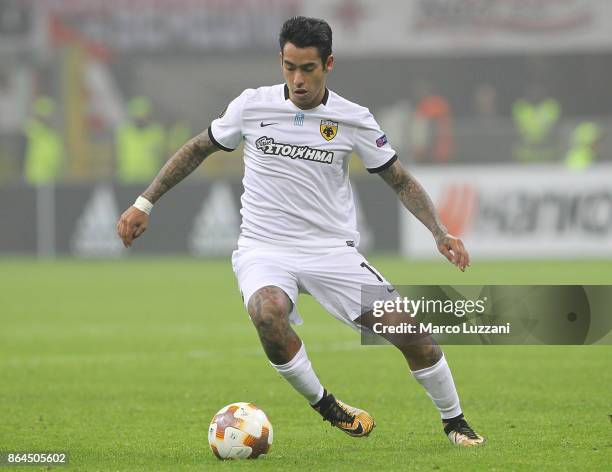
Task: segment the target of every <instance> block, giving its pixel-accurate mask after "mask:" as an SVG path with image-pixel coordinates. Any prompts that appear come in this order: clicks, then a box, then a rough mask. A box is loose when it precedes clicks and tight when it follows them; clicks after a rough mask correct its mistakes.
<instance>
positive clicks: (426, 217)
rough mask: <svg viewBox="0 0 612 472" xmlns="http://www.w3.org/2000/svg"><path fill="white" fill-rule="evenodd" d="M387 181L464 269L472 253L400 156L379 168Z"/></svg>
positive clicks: (438, 242) (406, 205) (454, 261)
mask: <svg viewBox="0 0 612 472" xmlns="http://www.w3.org/2000/svg"><path fill="white" fill-rule="evenodd" d="M379 174H380V176H381V177H382V178H383V180H384V181H385V182H387V184H389V186H390V187H391V188H392V189H393V190H394V191H395V193H397V196H398V197H399V199H400V201H401V202H402V204H403V205H404V206H405V207H406V208H407V209H408V211H410V213H412V214H413V215H414V216H415V217H416V218H417V219H418V220H419V221H420V222H421V223H423V224H424V225H425V227H427V229H429V231H431V234H432V235H433V237H434V239H435V240H436V245H437V246H438V251H440V252H441V253H442V254H443V255H444V256H445V257H446V258H447V259H448V260H449V261H450V262H451V263H453V264H455V265H456V266H457V267H459V269H461V271H465V268H466V267H468V266H469V265H470V256H469V254H468V252H467V249H465V246H464V245H463V241H461V239H459V238H456V237H455V236H453V235H452V234H449V233H448V230H447V229H446V227H445V226H444V225H443V224H442V223H441V222H440V219H439V218H438V213H437V212H436V208H435V206H434V204H433V202H432V201H431V198H429V195H428V194H427V192H426V191H425V189H424V188H423V186H422V185H421V184H420V183H419V182H418V180H416V179H415V178H414V176H412V175H411V174H410V173H409V172H408V171H407V170H406V169H404V167H403V166H402V164H401V162H400V161H399V160H396V161H395V162H394V163H393V164H391V165H390V166H389V167H388V168H386V169H384V170H382V171H380V172H379Z"/></svg>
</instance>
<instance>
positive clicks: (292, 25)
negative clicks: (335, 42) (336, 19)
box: [278, 16, 332, 65]
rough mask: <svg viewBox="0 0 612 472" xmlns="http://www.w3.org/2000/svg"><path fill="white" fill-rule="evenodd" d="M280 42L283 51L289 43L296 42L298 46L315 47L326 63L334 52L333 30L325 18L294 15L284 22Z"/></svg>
mask: <svg viewBox="0 0 612 472" xmlns="http://www.w3.org/2000/svg"><path fill="white" fill-rule="evenodd" d="M278 42H279V44H280V49H281V52H282V51H283V48H284V47H285V44H287V43H292V44H295V45H296V46H297V47H298V48H308V47H315V48H317V51H319V56H320V57H321V61H322V62H323V65H325V64H326V63H327V58H328V57H329V56H330V55H331V53H332V30H331V28H330V26H329V24H328V23H327V21H325V20H320V19H318V18H307V17H305V16H294V17H293V18H289V19H288V20H287V21H285V23H284V24H283V27H282V28H281V32H280V35H279V37H278Z"/></svg>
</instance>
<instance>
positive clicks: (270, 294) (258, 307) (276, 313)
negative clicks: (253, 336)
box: [247, 286, 291, 330]
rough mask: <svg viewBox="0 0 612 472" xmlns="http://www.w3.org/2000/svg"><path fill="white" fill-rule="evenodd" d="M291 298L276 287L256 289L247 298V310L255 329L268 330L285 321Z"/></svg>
mask: <svg viewBox="0 0 612 472" xmlns="http://www.w3.org/2000/svg"><path fill="white" fill-rule="evenodd" d="M290 309H291V300H289V297H287V295H286V294H285V292H283V291H282V290H281V289H280V288H278V287H273V286H268V287H263V288H260V289H259V290H257V291H256V292H255V293H254V294H253V295H252V296H251V298H250V299H249V303H248V305H247V310H248V312H249V316H250V317H251V321H252V322H253V324H254V325H255V327H256V328H257V330H270V329H274V328H275V327H276V326H280V325H281V324H285V323H287V317H288V315H289V311H290Z"/></svg>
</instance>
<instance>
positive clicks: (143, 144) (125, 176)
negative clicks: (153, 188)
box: [116, 123, 164, 182]
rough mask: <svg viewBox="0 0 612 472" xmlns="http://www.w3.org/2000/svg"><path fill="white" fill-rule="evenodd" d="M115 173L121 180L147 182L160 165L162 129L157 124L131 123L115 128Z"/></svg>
mask: <svg viewBox="0 0 612 472" xmlns="http://www.w3.org/2000/svg"><path fill="white" fill-rule="evenodd" d="M116 151H117V165H118V167H117V174H118V177H119V179H120V180H122V181H123V182H147V181H149V180H151V179H152V178H153V177H154V176H155V175H156V174H157V172H158V171H159V169H160V167H161V161H162V154H163V152H164V130H163V128H162V127H161V126H160V125H158V124H151V125H147V126H144V127H138V126H136V125H134V124H132V123H127V124H125V125H122V126H120V127H119V129H118V130H117V136H116Z"/></svg>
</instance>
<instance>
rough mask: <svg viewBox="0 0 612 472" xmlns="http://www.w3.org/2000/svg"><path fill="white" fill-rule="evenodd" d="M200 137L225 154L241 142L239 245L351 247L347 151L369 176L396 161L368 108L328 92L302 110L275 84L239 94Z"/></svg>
mask: <svg viewBox="0 0 612 472" xmlns="http://www.w3.org/2000/svg"><path fill="white" fill-rule="evenodd" d="M208 134H209V136H210V139H211V140H212V141H213V143H215V145H217V146H218V147H219V148H221V149H223V150H225V151H232V150H234V149H236V148H237V147H238V146H239V145H240V141H241V140H244V167H245V170H244V178H243V185H244V193H243V195H242V198H241V202H242V209H241V211H240V213H241V214H242V225H241V235H240V239H239V245H244V246H246V245H249V244H250V245H257V244H258V243H262V244H273V245H279V244H280V245H285V246H304V247H336V246H340V245H344V246H346V245H347V244H348V245H355V246H357V245H358V244H359V233H358V232H357V218H356V214H355V203H354V200H353V193H352V190H351V184H350V181H349V175H348V164H349V158H350V156H351V153H352V152H353V151H355V152H356V153H357V155H358V156H360V158H361V159H362V161H363V163H364V165H365V167H366V168H367V169H368V170H369V171H370V172H372V173H374V172H380V171H381V170H383V169H386V168H387V167H389V166H390V165H391V164H392V163H393V162H394V161H395V160H396V159H397V156H396V154H395V151H394V150H393V149H392V148H391V146H390V145H389V143H388V142H387V138H386V136H385V135H384V133H383V132H382V131H381V129H380V127H379V126H378V123H377V122H376V120H375V119H374V117H373V116H372V114H371V113H370V112H369V110H368V109H367V108H364V107H362V106H359V105H357V104H355V103H352V102H350V101H348V100H346V99H344V98H342V97H341V96H339V95H338V94H336V93H334V92H332V91H329V90H326V92H325V96H324V98H323V101H322V103H321V104H320V105H319V106H317V107H315V108H312V109H310V110H302V109H300V108H298V107H297V106H295V105H294V104H293V102H292V101H291V100H290V99H289V90H288V89H287V87H286V86H285V85H283V84H281V85H274V86H271V87H260V88H258V89H247V90H245V91H244V92H243V93H242V94H241V95H240V96H239V97H237V98H236V99H234V100H233V101H232V102H231V103H230V104H229V105H228V107H227V109H226V110H225V111H224V112H223V113H222V114H221V115H220V116H219V118H217V119H215V120H214V121H213V122H212V123H211V125H210V127H209V128H208Z"/></svg>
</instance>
